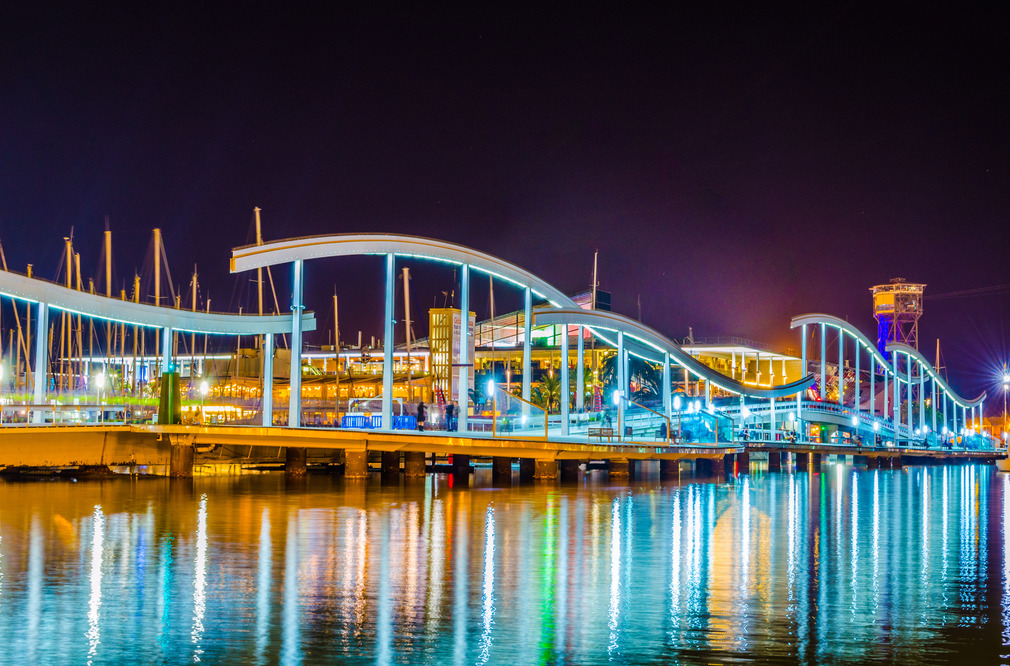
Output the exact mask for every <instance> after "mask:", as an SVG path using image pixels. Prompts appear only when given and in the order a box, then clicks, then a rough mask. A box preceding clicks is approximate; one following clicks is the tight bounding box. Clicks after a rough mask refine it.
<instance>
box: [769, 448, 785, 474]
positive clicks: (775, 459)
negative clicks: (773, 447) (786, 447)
mask: <svg viewBox="0 0 1010 666" xmlns="http://www.w3.org/2000/svg"><path fill="white" fill-rule="evenodd" d="M781 470H782V452H781V451H769V452H768V471H769V472H779V471H781Z"/></svg>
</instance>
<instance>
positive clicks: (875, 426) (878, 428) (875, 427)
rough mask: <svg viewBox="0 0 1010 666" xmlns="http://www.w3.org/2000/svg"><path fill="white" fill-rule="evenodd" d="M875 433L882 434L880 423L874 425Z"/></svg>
mask: <svg viewBox="0 0 1010 666" xmlns="http://www.w3.org/2000/svg"><path fill="white" fill-rule="evenodd" d="M873 432H880V424H879V423H874V424H873Z"/></svg>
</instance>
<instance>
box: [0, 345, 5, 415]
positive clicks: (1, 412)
mask: <svg viewBox="0 0 1010 666" xmlns="http://www.w3.org/2000/svg"><path fill="white" fill-rule="evenodd" d="M3 379H4V366H3V361H2V360H0V390H2V387H3ZM0 398H2V396H0ZM3 422H4V409H3V401H2V399H0V425H3Z"/></svg>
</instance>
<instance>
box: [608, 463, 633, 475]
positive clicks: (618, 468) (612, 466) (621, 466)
mask: <svg viewBox="0 0 1010 666" xmlns="http://www.w3.org/2000/svg"><path fill="white" fill-rule="evenodd" d="M607 473H608V474H609V476H610V478H611V479H628V478H631V461H630V460H628V459H627V458H611V459H610V460H608V461H607Z"/></svg>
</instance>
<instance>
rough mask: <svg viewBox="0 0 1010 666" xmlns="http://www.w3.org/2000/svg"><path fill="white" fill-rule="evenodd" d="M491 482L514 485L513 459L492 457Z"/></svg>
mask: <svg viewBox="0 0 1010 666" xmlns="http://www.w3.org/2000/svg"><path fill="white" fill-rule="evenodd" d="M491 482H492V483H494V484H495V485H505V486H510V485H512V459H511V458H505V457H503V456H495V457H494V458H492V459H491Z"/></svg>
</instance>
